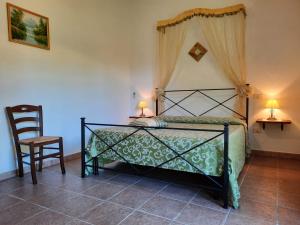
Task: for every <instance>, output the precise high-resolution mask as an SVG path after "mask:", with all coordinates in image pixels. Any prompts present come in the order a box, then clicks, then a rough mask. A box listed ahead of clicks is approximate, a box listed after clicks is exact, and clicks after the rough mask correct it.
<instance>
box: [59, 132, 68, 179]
mask: <svg viewBox="0 0 300 225" xmlns="http://www.w3.org/2000/svg"><path fill="white" fill-rule="evenodd" d="M59 152H60V157H59V160H60V168H61V173H62V174H65V173H66V170H65V164H64V145H63V139H62V137H60V138H59Z"/></svg>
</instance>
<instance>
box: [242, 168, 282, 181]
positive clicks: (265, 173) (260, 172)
mask: <svg viewBox="0 0 300 225" xmlns="http://www.w3.org/2000/svg"><path fill="white" fill-rule="evenodd" d="M247 176H255V177H266V178H271V179H274V178H276V177H277V169H276V168H271V167H264V166H256V165H250V167H249V169H248V172H247Z"/></svg>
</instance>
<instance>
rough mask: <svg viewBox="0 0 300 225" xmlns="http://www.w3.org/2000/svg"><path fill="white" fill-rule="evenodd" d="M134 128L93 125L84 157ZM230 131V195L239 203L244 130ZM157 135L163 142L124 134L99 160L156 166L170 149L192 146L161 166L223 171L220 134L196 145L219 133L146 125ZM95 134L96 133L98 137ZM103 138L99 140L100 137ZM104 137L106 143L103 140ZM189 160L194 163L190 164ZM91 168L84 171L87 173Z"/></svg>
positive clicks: (238, 127)
mask: <svg viewBox="0 0 300 225" xmlns="http://www.w3.org/2000/svg"><path fill="white" fill-rule="evenodd" d="M168 127H180V128H192V129H218V130H223V129H224V126H223V125H214V124H189V123H168ZM135 130H136V129H135V128H126V127H113V128H102V129H96V130H95V131H94V132H95V133H96V135H94V134H92V135H91V137H90V139H89V142H88V146H87V152H88V154H87V156H86V157H87V160H89V159H91V158H92V157H95V156H97V155H98V154H99V153H101V152H104V151H105V150H106V149H107V148H108V146H107V145H106V144H108V145H114V144H115V143H117V142H118V141H120V140H122V139H123V138H125V137H126V136H128V135H129V134H131V133H132V132H134V131H135ZM229 130H230V135H229V139H230V140H229V159H230V160H229V171H230V177H229V180H230V191H231V193H230V196H231V199H232V204H233V206H234V207H235V208H237V207H238V200H239V197H240V192H239V186H238V183H237V177H238V174H239V173H240V171H241V169H242V168H243V165H244V161H245V132H244V128H243V126H241V125H231V126H230V128H229ZM148 131H149V132H151V133H152V134H153V135H155V136H156V137H159V139H160V140H162V141H163V143H161V142H159V141H158V140H157V139H156V138H155V137H153V136H151V135H150V134H149V133H147V132H146V131H139V132H137V133H135V134H134V135H132V136H130V137H128V138H126V139H125V140H123V141H122V142H120V143H119V144H117V145H115V146H114V147H113V149H114V151H116V152H117V153H118V154H116V153H115V152H114V151H113V150H111V149H110V150H107V151H105V153H103V154H102V155H101V157H99V163H100V164H102V165H103V164H105V163H109V162H112V161H115V160H119V161H125V160H124V159H126V160H127V161H129V162H130V163H132V164H138V165H147V166H157V165H159V164H161V163H163V162H165V161H167V160H169V159H171V158H174V157H175V156H176V153H174V152H173V151H172V150H170V149H169V148H168V147H167V146H169V147H170V148H172V149H174V150H175V151H176V152H178V153H179V154H180V153H183V152H185V151H186V150H188V149H191V148H194V149H193V150H191V151H190V152H188V153H186V154H184V155H183V157H184V159H185V160H186V161H185V160H183V159H181V158H176V159H175V160H172V161H170V162H168V163H166V164H164V165H163V166H162V168H166V169H172V170H178V171H185V172H192V173H199V170H201V171H203V172H204V173H205V174H207V175H211V176H221V175H222V171H223V143H224V142H223V135H221V136H220V137H218V138H215V139H213V140H212V141H209V142H207V143H205V144H203V145H201V146H199V147H197V146H198V145H199V144H201V143H202V142H204V141H206V140H208V139H209V138H212V137H214V136H216V135H218V134H219V133H215V132H203V131H182V130H180V131H179V130H167V129H163V128H162V129H149V130H148ZM97 136H98V137H97ZM99 137H100V138H101V139H102V141H101V140H100V139H99ZM103 141H105V143H106V144H105V143H104V142H103ZM187 161H188V162H191V163H192V164H193V165H195V167H193V166H192V165H190V164H189V163H188V162H187ZM89 172H90V171H87V173H89Z"/></svg>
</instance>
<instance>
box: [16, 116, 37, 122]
mask: <svg viewBox="0 0 300 225" xmlns="http://www.w3.org/2000/svg"><path fill="white" fill-rule="evenodd" d="M14 121H15V123H22V122H30V121H32V122H37V121H39V119H38V118H37V117H21V118H17V119H15V120H14Z"/></svg>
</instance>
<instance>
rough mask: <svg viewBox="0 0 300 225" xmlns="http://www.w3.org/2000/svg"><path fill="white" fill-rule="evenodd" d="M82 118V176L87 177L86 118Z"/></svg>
mask: <svg viewBox="0 0 300 225" xmlns="http://www.w3.org/2000/svg"><path fill="white" fill-rule="evenodd" d="M80 120H81V177H82V178H84V177H85V118H84V117H82V118H80Z"/></svg>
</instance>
